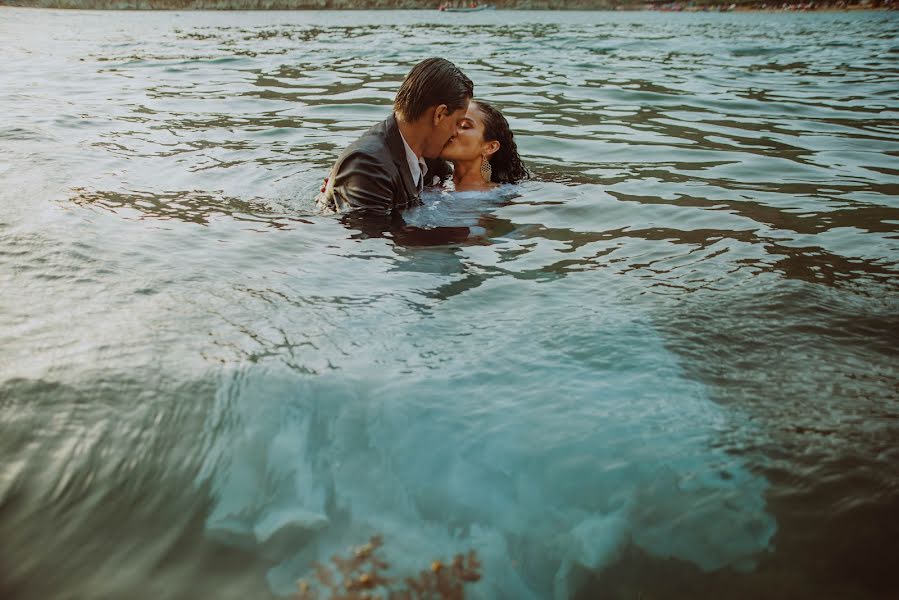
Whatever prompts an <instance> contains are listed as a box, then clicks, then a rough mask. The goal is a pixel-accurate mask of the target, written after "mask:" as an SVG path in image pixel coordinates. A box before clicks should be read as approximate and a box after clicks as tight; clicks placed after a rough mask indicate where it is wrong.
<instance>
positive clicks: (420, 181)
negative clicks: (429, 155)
mask: <svg viewBox="0 0 899 600" xmlns="http://www.w3.org/2000/svg"><path fill="white" fill-rule="evenodd" d="M400 139H402V140H403V146H405V147H406V160H407V161H409V172H410V173H412V181H414V182H415V186H416V187H417V188H418V191H419V192H420V191H422V190H423V189H424V175H425V171H427V170H428V166H427V165H426V164H425V159H423V158H422V157H420V156H418V155H417V154H415V152H413V150H412V148H411V147H410V146H409V144H408V143H407V142H406V138H404V137H403V133H402V132H400Z"/></svg>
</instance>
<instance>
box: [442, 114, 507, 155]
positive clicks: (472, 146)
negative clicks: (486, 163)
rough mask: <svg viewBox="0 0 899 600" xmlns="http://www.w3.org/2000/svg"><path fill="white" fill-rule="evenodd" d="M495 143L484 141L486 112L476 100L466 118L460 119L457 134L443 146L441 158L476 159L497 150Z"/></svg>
mask: <svg viewBox="0 0 899 600" xmlns="http://www.w3.org/2000/svg"><path fill="white" fill-rule="evenodd" d="M495 145H497V144H496V142H485V141H484V113H482V112H481V109H480V107H479V106H478V104H477V103H476V102H471V103H470V104H469V105H468V112H466V113H465V118H463V119H462V120H461V121H459V127H458V128H457V129H456V135H454V136H453V137H451V138H450V140H449V142H447V144H446V146H444V147H443V152H441V153H440V158H442V159H444V160H448V161H453V162H455V161H468V160H474V159H476V158H477V157H479V156H484V155H485V154H486V155H490V154H492V153H493V152H495V151H496V150H495V149H494V148H493V146H495ZM491 150H492V151H491Z"/></svg>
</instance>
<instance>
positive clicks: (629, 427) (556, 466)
mask: <svg viewBox="0 0 899 600" xmlns="http://www.w3.org/2000/svg"><path fill="white" fill-rule="evenodd" d="M445 258H446V254H445V253H440V252H439V251H435V254H434V260H443V259H445ZM423 260H424V257H423ZM566 281H568V280H559V281H556V282H555V283H556V285H562V286H564V284H565V283H566ZM506 291H507V290H506V289H505V288H504V287H503V285H502V282H501V281H497V280H488V281H486V282H484V283H483V284H482V285H481V286H480V287H478V288H476V289H473V290H469V291H467V292H466V293H465V294H461V295H458V296H454V297H452V298H449V299H446V300H444V301H443V302H441V303H440V304H438V305H435V306H434V307H432V309H431V310H430V311H429V312H428V314H423V315H422V316H421V318H420V319H419V320H416V321H415V322H414V323H410V324H409V325H410V327H411V328H412V330H414V331H415V332H416V335H415V336H414V337H411V336H407V335H404V332H403V331H391V332H390V333H391V335H393V336H394V337H393V338H391V339H392V340H395V342H394V341H392V342H391V344H393V345H392V346H391V348H392V349H393V354H391V356H390V360H389V361H387V362H380V363H379V364H373V363H372V361H371V357H370V356H369V355H368V354H366V353H365V352H363V351H359V352H355V353H354V352H350V353H349V355H348V356H342V360H343V362H342V364H341V370H340V371H329V372H323V373H321V374H319V375H301V374H298V373H296V372H293V371H290V370H289V369H287V368H286V367H283V366H271V367H265V366H262V365H258V364H257V365H247V366H246V368H245V369H239V370H236V371H234V372H229V373H224V374H223V380H222V384H221V387H220V389H219V391H218V394H217V400H216V403H217V407H216V409H215V411H214V414H213V417H212V418H211V419H210V423H209V432H210V433H209V435H210V438H211V439H212V440H213V443H212V444H211V446H210V451H209V453H208V456H207V458H206V464H205V469H204V472H203V474H202V476H201V479H202V481H204V482H208V483H209V484H210V487H211V490H212V493H213V496H214V505H213V510H212V512H211V514H210V516H209V518H208V521H207V531H208V533H209V534H210V535H213V536H215V537H217V538H219V539H225V540H230V541H231V542H232V543H240V544H245V545H247V546H248V547H251V548H256V549H257V551H258V552H259V553H260V554H262V555H264V556H266V557H268V560H270V561H271V562H270V564H271V570H270V572H269V580H270V583H271V585H272V587H273V589H275V590H276V591H279V592H281V593H289V592H291V591H292V590H294V589H295V588H294V585H295V581H296V579H297V578H299V577H302V576H304V575H308V570H309V568H310V565H311V564H312V563H313V562H315V561H322V562H325V561H327V559H328V557H330V556H331V555H332V554H335V553H341V554H344V553H345V552H346V550H347V548H350V547H352V546H354V545H357V544H360V543H363V542H364V541H366V540H367V539H368V537H369V536H371V535H374V534H381V535H383V536H384V539H385V548H384V551H385V553H386V558H387V559H388V562H390V564H391V565H392V572H393V573H398V574H400V575H408V574H415V573H417V572H418V571H419V570H420V569H422V568H426V567H427V565H428V564H429V563H430V560H432V559H436V558H441V557H442V558H448V557H450V556H452V555H453V554H455V553H458V552H466V551H468V550H469V549H475V550H477V552H478V555H479V558H480V559H481V561H482V563H483V565H484V568H483V571H484V578H483V579H482V581H480V582H479V583H478V584H476V585H475V586H474V587H473V588H472V595H471V597H475V598H490V599H502V598H509V599H513V598H514V599H516V600H527V599H534V600H536V599H544V598H552V597H555V598H559V599H563V598H568V597H570V596H571V595H572V594H573V593H574V591H576V589H577V584H578V577H579V576H580V575H579V574H583V572H584V570H585V569H594V568H597V567H600V566H602V565H606V564H609V563H610V562H612V561H613V560H614V559H615V558H616V555H617V553H618V551H619V549H621V548H622V547H623V546H624V545H625V544H627V543H634V544H636V545H637V546H639V547H640V548H642V549H643V550H644V551H646V552H648V553H649V554H652V555H655V556H659V557H676V558H679V559H682V560H687V561H691V562H693V563H695V564H696V565H698V566H699V567H701V568H703V569H717V568H720V567H724V566H733V567H737V568H748V567H751V566H752V564H753V560H754V557H755V555H756V554H757V553H759V552H761V551H763V550H765V549H766V548H767V547H768V545H769V543H770V541H771V538H772V536H773V534H774V531H775V529H776V525H775V521H774V519H773V518H772V517H771V515H770V514H768V513H767V512H766V509H765V496H764V494H765V490H766V487H767V482H766V481H765V479H764V478H762V477H760V476H758V475H756V474H754V473H753V472H751V471H750V470H749V469H747V468H746V466H745V465H744V462H743V460H742V459H741V458H740V457H738V456H734V455H732V454H730V453H728V452H727V451H726V450H725V449H722V447H721V445H720V444H719V443H718V442H719V439H718V436H720V435H721V434H722V432H725V431H727V430H728V420H729V419H736V418H739V415H728V414H726V412H725V411H724V410H723V409H722V408H721V407H720V406H718V405H716V404H715V403H713V402H712V401H711V400H710V399H709V398H708V396H707V395H706V392H705V388H704V387H703V385H702V384H700V383H698V382H696V381H693V380H691V379H688V378H687V377H686V376H685V375H684V374H683V372H682V370H681V368H680V366H679V364H678V360H677V358H676V357H675V356H674V355H673V354H672V353H671V352H670V351H669V350H667V349H666V346H665V344H664V341H663V339H662V338H661V337H660V336H659V334H658V333H656V332H655V330H654V329H653V328H652V327H651V326H649V325H648V324H647V323H645V322H644V321H643V319H641V318H640V317H639V316H638V315H633V314H630V313H629V312H628V309H627V308H625V307H612V306H608V305H605V306H602V307H601V308H599V307H596V308H594V309H591V310H579V309H578V308H577V307H574V306H562V305H560V304H558V303H556V304H552V303H545V302H539V301H537V300H539V298H540V294H541V293H543V292H542V291H541V288H540V287H539V282H535V283H534V284H533V298H523V297H520V296H517V295H516V296H514V297H509V294H507V293H506ZM557 293H558V291H557ZM562 297H564V296H562ZM475 305H476V306H479V307H485V306H489V307H490V309H489V311H488V312H485V311H484V309H483V308H482V309H481V313H476V314H479V319H478V323H473V324H472V328H471V329H470V330H469V332H468V335H469V336H475V337H476V338H477V340H476V341H477V343H472V340H471V339H469V340H467V342H466V345H465V348H467V349H468V351H467V352H460V351H455V350H456V349H455V348H454V345H453V344H454V343H455V342H454V341H453V340H454V338H453V336H452V335H448V333H449V332H451V331H455V328H457V325H456V324H457V323H458V322H459V318H460V316H461V315H466V314H471V312H472V308H471V307H472V306H475ZM509 315H514V320H513V321H509ZM348 318H349V319H351V320H353V318H352V317H351V316H348ZM512 323H514V325H513V324H512ZM521 323H527V324H528V325H527V327H522V326H521ZM343 325H344V326H354V323H344V324H343ZM554 327H565V328H567V329H566V330H567V331H569V332H571V331H573V330H574V328H576V329H577V331H579V332H580V333H579V334H578V335H577V336H575V337H572V336H571V335H568V336H567V337H566V338H565V340H566V341H565V346H561V345H560V346H559V347H557V348H551V347H547V345H546V343H545V341H546V340H548V339H553V336H552V334H551V331H554V330H553V329H552V328H554ZM384 333H385V332H378V331H372V334H373V335H379V336H380V335H384ZM408 339H414V340H415V343H414V344H411V345H409V344H407V343H406V342H404V340H408ZM365 344H366V340H364V339H363V340H360V348H361V347H365ZM472 348H478V351H477V352H475V353H474V355H473V353H472V352H471V349H472ZM427 356H438V357H439V361H438V360H437V359H435V363H434V365H435V366H434V368H432V369H431V370H427V369H424V370H427V373H425V372H424V370H423V371H422V372H416V371H415V370H411V371H408V370H407V371H406V372H403V371H401V370H400V369H401V368H402V369H408V367H409V365H415V364H417V363H418V364H420V362H421V361H422V360H424V359H423V358H422V357H427ZM416 361H417V363H416ZM547 362H551V363H552V365H553V368H552V369H547V368H546V367H545V364H546V363H547Z"/></svg>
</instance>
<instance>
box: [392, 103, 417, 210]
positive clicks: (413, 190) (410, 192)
mask: <svg viewBox="0 0 899 600" xmlns="http://www.w3.org/2000/svg"><path fill="white" fill-rule="evenodd" d="M387 145H388V147H389V148H390V155H391V156H392V157H393V162H395V163H396V166H397V167H398V168H399V170H400V175H402V178H403V186H404V187H405V188H406V196H407V197H408V198H410V199H416V200H418V199H419V196H418V187H417V186H416V185H415V182H414V181H412V172H411V171H410V170H409V161H408V160H407V159H406V146H405V145H403V137H402V135H400V127H399V125H397V122H396V116H395V115H390V117H388V119H387ZM422 177H424V173H422Z"/></svg>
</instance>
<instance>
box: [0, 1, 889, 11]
mask: <svg viewBox="0 0 899 600" xmlns="http://www.w3.org/2000/svg"><path fill="white" fill-rule="evenodd" d="M488 1H489V3H490V4H492V5H494V6H495V7H496V8H497V9H510V10H661V11H671V12H705V11H716V12H731V11H733V12H741V11H816V10H895V9H896V8H899V0H817V1H814V0H812V1H804V2H803V1H796V0H790V1H787V2H784V1H783V0H768V1H760V0H735V1H732V2H728V1H727V0H683V1H679V0H675V1H671V0H649V1H647V0H636V1H631V0H488ZM440 3H441V2H440V1H439V0H434V1H429V0H0V6H20V7H32V8H66V9H90V10H372V9H375V10H377V9H385V10H395V9H436V8H437V6H438V5H439V4H440Z"/></svg>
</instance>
